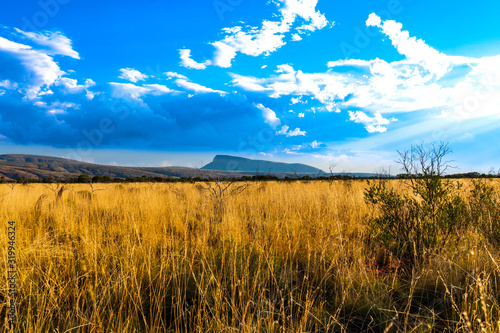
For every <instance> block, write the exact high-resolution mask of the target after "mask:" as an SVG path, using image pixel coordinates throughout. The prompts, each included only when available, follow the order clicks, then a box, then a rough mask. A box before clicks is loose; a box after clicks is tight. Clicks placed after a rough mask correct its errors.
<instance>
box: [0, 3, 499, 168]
mask: <svg viewBox="0 0 500 333" xmlns="http://www.w3.org/2000/svg"><path fill="white" fill-rule="evenodd" d="M1 6H2V10H1V11H0V152H3V153H31V154H44V155H53V156H61V157H68V158H74V159H79V160H83V161H91V162H94V163H100V164H118V165H144V166H161V165H183V166H193V167H200V166H202V165H203V164H205V163H208V162H209V161H210V160H211V159H212V158H213V156H214V154H233V155H238V156H244V157H249V158H260V159H269V160H276V161H289V162H303V163H307V164H310V165H314V166H317V167H320V168H322V169H324V170H328V166H329V165H331V164H336V165H337V167H336V169H337V170H338V171H352V172H354V171H358V172H374V171H379V170H380V168H387V167H389V166H392V168H393V172H397V167H396V166H395V163H394V160H395V159H396V158H397V155H396V150H403V149H406V148H409V146H410V145H412V144H419V143H422V142H427V143H430V142H432V141H439V140H441V141H446V142H449V143H450V145H451V147H452V149H453V150H454V154H453V159H454V160H455V161H456V162H455V165H456V166H457V167H458V169H457V170H458V171H463V172H467V171H471V170H477V171H483V172H487V171H488V170H489V169H490V168H491V167H495V168H500V154H499V152H500V148H498V147H499V145H498V144H497V142H498V140H499V139H500V131H499V127H500V122H499V120H500V119H499V115H500V34H499V33H498V31H500V21H499V20H498V17H497V15H496V13H498V12H499V10H500V4H499V3H498V2H494V1H476V2H474V3H467V4H465V5H459V4H457V3H456V1H453V2H452V1H447V0H445V1H440V2H436V1H427V0H388V1H387V0H386V1H327V0H271V1H265V0H255V1H249V0H204V1H201V0H185V1H165V0H141V1H124V0H122V1H105V2H103V1H99V2H98V1H93V0H90V1H76V0H45V1H44V0H41V1H28V0H19V1H16V2H13V1H9V2H4V3H2V4H1ZM395 169H396V170H395Z"/></svg>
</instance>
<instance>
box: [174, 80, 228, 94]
mask: <svg viewBox="0 0 500 333" xmlns="http://www.w3.org/2000/svg"><path fill="white" fill-rule="evenodd" d="M175 83H176V84H177V85H178V86H179V87H181V88H184V89H186V90H189V91H193V92H195V93H197V94H210V93H217V94H220V95H226V94H227V92H225V91H221V90H215V89H212V88H208V87H205V86H202V85H201V84H198V83H194V82H191V81H188V80H187V79H177V80H175Z"/></svg>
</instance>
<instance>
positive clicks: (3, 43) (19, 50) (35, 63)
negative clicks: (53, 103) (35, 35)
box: [0, 37, 65, 100]
mask: <svg viewBox="0 0 500 333" xmlns="http://www.w3.org/2000/svg"><path fill="white" fill-rule="evenodd" d="M0 53H5V54H7V55H9V56H11V57H12V58H14V59H15V60H16V61H18V62H19V63H20V65H21V66H22V68H23V71H24V73H21V74H20V75H21V76H23V77H24V78H23V79H22V80H23V81H27V83H26V86H25V87H23V88H22V90H23V91H24V92H25V98H26V99H28V100H34V99H36V98H37V97H39V94H40V92H41V90H42V88H43V87H45V88H46V89H48V88H49V87H50V86H51V85H52V84H53V83H54V82H56V80H57V79H58V78H60V77H61V76H62V75H64V74H65V72H64V71H62V70H61V68H59V65H58V64H57V63H56V62H55V61H54V59H53V58H52V57H51V56H49V55H47V54H46V53H43V52H42V51H38V50H34V49H33V48H32V47H31V46H29V45H25V44H20V43H16V42H13V41H10V40H8V39H6V38H4V37H0Z"/></svg>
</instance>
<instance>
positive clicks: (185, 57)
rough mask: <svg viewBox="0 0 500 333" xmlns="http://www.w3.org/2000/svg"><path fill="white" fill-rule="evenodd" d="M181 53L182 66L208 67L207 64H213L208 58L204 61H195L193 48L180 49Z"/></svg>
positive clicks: (193, 67)
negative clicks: (192, 56)
mask: <svg viewBox="0 0 500 333" xmlns="http://www.w3.org/2000/svg"><path fill="white" fill-rule="evenodd" d="M179 55H180V58H181V66H183V67H186V68H191V69H205V68H207V65H210V64H211V61H210V60H207V61H205V62H204V63H199V62H196V61H194V60H193V59H192V58H191V50H189V49H182V50H179Z"/></svg>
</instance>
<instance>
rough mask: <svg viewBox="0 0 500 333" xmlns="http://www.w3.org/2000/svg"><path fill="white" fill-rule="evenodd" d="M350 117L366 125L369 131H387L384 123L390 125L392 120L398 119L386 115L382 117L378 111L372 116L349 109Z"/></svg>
mask: <svg viewBox="0 0 500 333" xmlns="http://www.w3.org/2000/svg"><path fill="white" fill-rule="evenodd" d="M349 117H350V120H351V121H354V122H355V123H359V124H363V125H365V128H366V130H367V131H368V132H369V133H374V132H379V133H383V132H386V131H387V128H386V127H384V126H383V125H388V124H389V123H390V122H391V121H397V119H394V118H392V119H391V120H389V119H385V118H384V117H382V115H381V114H380V112H376V113H375V115H374V116H373V117H371V118H370V117H369V116H368V115H367V114H366V113H364V112H362V111H355V112H352V111H349Z"/></svg>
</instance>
